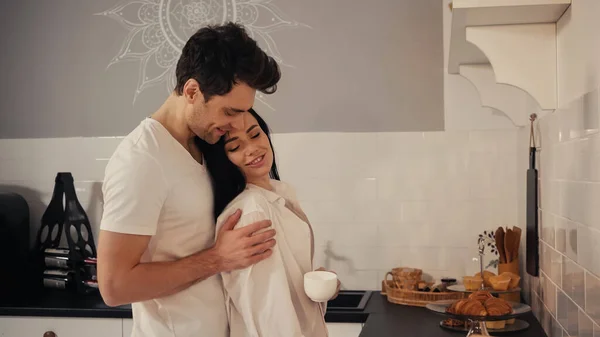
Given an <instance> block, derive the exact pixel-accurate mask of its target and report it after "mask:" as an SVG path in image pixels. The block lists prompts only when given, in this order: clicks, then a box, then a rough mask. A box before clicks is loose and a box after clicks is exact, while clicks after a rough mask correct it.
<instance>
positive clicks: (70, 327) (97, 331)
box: [0, 316, 123, 337]
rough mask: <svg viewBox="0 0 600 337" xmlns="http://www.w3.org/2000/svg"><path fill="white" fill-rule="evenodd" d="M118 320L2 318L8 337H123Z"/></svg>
mask: <svg viewBox="0 0 600 337" xmlns="http://www.w3.org/2000/svg"><path fill="white" fill-rule="evenodd" d="M122 335H123V322H122V320H121V319H118V318H57V317H12V316H6V317H0V336H6V337H81V336H86V337H122Z"/></svg>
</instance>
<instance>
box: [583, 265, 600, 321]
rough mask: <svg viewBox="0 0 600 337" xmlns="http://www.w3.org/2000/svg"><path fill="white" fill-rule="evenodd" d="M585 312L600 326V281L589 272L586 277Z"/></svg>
mask: <svg viewBox="0 0 600 337" xmlns="http://www.w3.org/2000/svg"><path fill="white" fill-rule="evenodd" d="M585 312H586V313H587V314H588V316H590V318H591V319H592V320H594V322H596V324H599V325H600V279H599V278H598V277H596V276H594V275H592V274H591V273H589V272H588V273H586V275H585Z"/></svg>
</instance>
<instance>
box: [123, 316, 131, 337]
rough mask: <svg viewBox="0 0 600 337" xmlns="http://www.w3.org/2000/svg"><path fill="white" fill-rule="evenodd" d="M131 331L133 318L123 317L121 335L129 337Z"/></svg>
mask: <svg viewBox="0 0 600 337" xmlns="http://www.w3.org/2000/svg"><path fill="white" fill-rule="evenodd" d="M132 331H133V319H132V318H125V319H124V320H123V337H131V332H132Z"/></svg>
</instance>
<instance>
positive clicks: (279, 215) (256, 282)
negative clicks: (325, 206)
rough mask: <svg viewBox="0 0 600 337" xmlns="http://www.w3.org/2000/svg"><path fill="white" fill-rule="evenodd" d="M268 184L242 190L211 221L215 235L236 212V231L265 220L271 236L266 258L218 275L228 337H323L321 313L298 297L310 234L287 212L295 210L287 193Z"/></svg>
mask: <svg viewBox="0 0 600 337" xmlns="http://www.w3.org/2000/svg"><path fill="white" fill-rule="evenodd" d="M271 182H272V186H273V190H274V191H269V190H266V189H263V188H261V187H258V186H255V185H251V184H248V186H247V188H246V190H244V191H243V192H242V193H241V194H240V195H239V196H238V197H237V198H236V199H234V200H233V201H232V202H231V203H230V204H229V205H228V206H227V208H226V209H225V210H224V211H223V213H222V214H221V216H219V218H218V219H217V231H216V233H218V232H219V229H220V227H221V225H222V224H223V222H224V221H225V220H226V219H227V218H228V216H229V215H231V214H232V213H234V212H235V211H236V210H237V209H240V210H242V216H241V218H240V221H239V222H238V224H237V225H236V228H240V227H244V226H247V225H250V224H252V223H254V222H257V221H261V220H271V223H272V228H273V229H275V231H276V235H275V239H276V241H277V243H276V245H275V247H274V249H273V254H272V256H271V257H269V258H267V259H265V260H263V261H261V262H259V263H257V264H255V265H253V266H251V267H249V268H246V269H243V270H236V271H233V272H227V273H222V274H221V276H222V279H223V286H224V290H225V297H226V298H225V301H226V302H225V303H226V307H227V312H228V316H229V317H228V318H229V325H230V330H231V334H230V337H282V336H285V337H326V336H327V327H326V325H325V321H324V308H323V307H322V306H321V305H320V304H318V303H315V302H313V301H312V300H311V299H310V298H308V296H306V294H305V293H304V274H305V273H307V272H309V271H311V270H313V265H312V258H313V256H312V255H313V252H312V247H313V236H312V229H311V228H310V224H308V223H307V222H306V221H303V220H302V219H301V218H300V217H299V215H297V214H296V213H295V212H294V211H292V210H291V209H294V208H297V207H298V208H297V209H299V204H298V202H297V200H296V196H295V193H294V191H293V189H291V187H290V186H289V185H287V184H285V183H282V182H279V181H276V180H272V181H271ZM286 201H287V202H288V204H289V205H288V206H292V205H293V207H290V208H288V207H286ZM302 217H303V216H302Z"/></svg>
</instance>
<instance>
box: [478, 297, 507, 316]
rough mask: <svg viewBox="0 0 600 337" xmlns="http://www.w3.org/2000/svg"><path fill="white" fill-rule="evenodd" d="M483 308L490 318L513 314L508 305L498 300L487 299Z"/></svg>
mask: <svg viewBox="0 0 600 337" xmlns="http://www.w3.org/2000/svg"><path fill="white" fill-rule="evenodd" d="M484 306H485V309H486V310H487V313H488V315H490V316H504V315H508V314H510V313H512V312H513V309H512V306H511V305H510V303H508V302H507V301H505V300H503V299H500V298H495V297H492V298H489V299H487V300H486V301H485V303H484Z"/></svg>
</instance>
